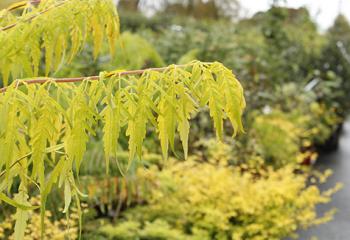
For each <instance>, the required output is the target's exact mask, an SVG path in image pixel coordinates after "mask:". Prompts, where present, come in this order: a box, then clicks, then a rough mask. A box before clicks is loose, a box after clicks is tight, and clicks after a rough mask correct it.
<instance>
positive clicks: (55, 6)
mask: <svg viewBox="0 0 350 240" xmlns="http://www.w3.org/2000/svg"><path fill="white" fill-rule="evenodd" d="M68 1H69V0H67V1H64V2H60V3H57V4H55V5H53V6H51V7H49V8H47V9H45V10H43V11H41V12H38V13H37V14H35V15H33V16H31V17H29V18H27V19H24V20H23V21H24V22H30V21H31V20H33V19H34V18H36V17H38V16H40V15H42V14H44V13H46V12H48V11H50V10H51V9H54V8H58V7H60V6H62V5H64V4H65V3H67V2H68ZM31 3H36V4H37V3H40V1H31ZM21 22H22V21H21ZM17 24H18V22H15V23H13V24H10V25H7V26H5V27H3V28H1V29H0V31H6V30H9V29H11V28H14V27H15V26H17Z"/></svg>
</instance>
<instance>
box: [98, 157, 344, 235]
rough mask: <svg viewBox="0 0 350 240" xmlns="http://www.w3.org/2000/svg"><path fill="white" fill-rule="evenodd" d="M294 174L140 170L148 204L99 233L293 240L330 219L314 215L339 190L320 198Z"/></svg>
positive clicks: (209, 168) (218, 168) (194, 165)
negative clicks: (149, 230) (150, 231)
mask: <svg viewBox="0 0 350 240" xmlns="http://www.w3.org/2000/svg"><path fill="white" fill-rule="evenodd" d="M294 171H295V168H294V167H293V166H285V167H283V168H280V169H279V170H273V169H272V168H268V169H266V170H261V171H259V172H254V173H252V172H249V171H247V170H245V171H242V169H241V168H239V167H230V166H225V165H223V164H219V165H216V164H211V163H203V162H202V163H201V162H198V160H197V161H192V160H188V161H186V162H181V163H179V162H177V163H174V164H172V165H170V166H169V167H167V168H165V169H163V170H162V171H159V170H158V169H157V168H152V169H149V170H144V169H139V174H138V175H139V177H141V178H142V179H145V182H148V183H149V184H150V185H151V186H153V187H152V188H151V190H150V192H145V193H144V194H145V195H144V196H146V198H145V199H146V202H147V204H146V205H145V206H139V207H136V208H134V209H131V210H129V211H127V212H126V213H125V214H124V217H125V219H126V222H125V223H122V224H121V225H117V226H116V227H112V226H109V227H105V228H102V232H104V233H105V234H107V235H109V236H110V238H111V239H123V235H122V233H123V232H125V230H126V227H127V226H129V227H130V225H132V229H131V230H130V231H129V233H128V234H129V235H132V236H133V238H130V239H168V238H167V237H164V235H162V234H164V232H167V234H169V236H170V235H171V234H170V232H169V231H168V230H167V229H171V231H181V232H182V235H178V236H179V237H178V238H174V239H208V240H209V239H233V240H241V239H247V240H248V239H249V240H280V239H283V238H285V237H288V236H291V237H296V235H295V231H296V230H297V229H298V228H300V227H302V228H307V227H310V226H313V225H317V224H321V223H323V222H326V221H329V220H330V219H331V218H332V215H333V213H334V211H333V210H331V211H329V212H327V213H326V214H325V215H324V216H321V217H319V216H317V213H316V205H317V204H322V203H327V202H329V201H330V196H331V195H332V194H333V193H334V192H335V191H336V190H337V189H338V186H337V187H336V188H334V189H331V190H329V191H326V192H323V193H322V192H320V191H319V190H318V188H317V186H316V185H308V177H309V174H308V173H305V174H300V173H299V174H296V173H295V172H294ZM158 221H160V222H162V224H163V227H162V226H161V224H156V225H157V229H158V230H157V231H155V232H156V233H158V235H157V234H155V235H153V236H147V237H143V236H142V234H141V233H142V231H144V230H145V229H147V228H148V226H149V224H155V223H157V222H158ZM168 226H170V228H169V227H168ZM113 229H114V230H113ZM129 229H130V228H129Z"/></svg>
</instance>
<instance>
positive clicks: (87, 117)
mask: <svg viewBox="0 0 350 240" xmlns="http://www.w3.org/2000/svg"><path fill="white" fill-rule="evenodd" d="M137 73H138V74H139V73H141V74H140V75H138V74H135V73H134V74H130V75H127V74H122V73H121V72H118V71H117V72H114V73H113V74H111V73H101V74H100V80H99V81H96V79H95V80H91V79H89V78H87V79H85V80H84V81H82V82H81V83H78V84H76V83H57V82H55V81H54V80H47V81H46V82H45V83H43V84H42V85H39V84H26V82H25V80H23V81H19V82H17V83H13V84H12V85H10V86H9V87H8V88H7V90H6V91H5V92H4V93H2V94H1V95H0V112H1V115H0V123H3V124H0V133H1V134H0V151H1V156H2V158H0V173H1V175H0V183H1V184H0V199H1V200H4V201H5V202H7V203H9V204H10V205H13V206H15V207H16V208H19V209H21V210H26V208H24V209H23V208H22V206H23V203H24V202H23V201H24V200H26V199H24V198H21V199H18V200H17V201H16V200H12V199H10V198H9V197H7V196H6V195H5V194H4V193H3V192H4V191H5V190H6V189H11V188H12V187H13V186H12V184H13V180H14V179H15V178H16V177H17V176H20V181H21V185H22V184H24V186H28V185H30V184H33V183H35V185H36V186H37V187H39V188H40V194H41V199H42V201H41V204H42V206H41V215H42V216H43V214H44V212H45V203H46V199H47V197H48V195H49V194H50V191H51V189H52V188H53V187H60V188H63V191H64V198H65V207H64V211H65V212H68V210H69V206H70V204H71V201H72V197H73V199H74V198H76V197H77V194H79V195H82V194H80V192H79V190H78V188H77V186H76V183H75V179H74V177H73V176H74V173H75V174H77V175H78V174H79V168H80V166H81V164H83V159H84V153H85V152H86V146H87V143H88V142H89V140H90V138H91V137H92V136H93V135H95V132H96V130H98V129H102V132H103V136H102V138H103V142H104V149H103V150H104V153H105V159H106V166H109V164H110V158H115V157H116V153H117V151H118V138H119V135H120V134H121V133H122V131H121V129H122V128H125V129H126V135H127V136H128V137H129V144H128V145H129V146H128V147H129V161H130V163H131V161H133V160H134V158H135V157H136V156H138V158H141V157H142V146H143V141H144V139H145V137H146V133H147V131H148V129H154V131H156V132H158V136H159V140H160V144H161V148H162V152H163V156H164V158H165V159H166V158H167V157H168V148H169V146H170V148H171V149H172V150H173V151H175V148H176V146H175V141H174V139H175V135H176V132H178V133H179V136H180V140H181V142H182V145H183V149H184V155H185V157H187V151H188V143H187V141H188V135H189V132H190V122H189V121H190V119H191V118H192V117H193V116H194V113H196V112H197V111H199V107H203V106H207V107H208V108H209V112H210V115H211V117H212V118H213V121H214V127H215V128H216V132H217V135H218V138H220V137H221V136H222V135H223V133H224V128H223V121H224V119H226V118H227V119H228V120H229V121H230V122H231V124H232V126H233V129H234V135H235V134H236V133H237V132H242V131H243V127H242V122H241V116H242V113H243V110H244V107H245V100H244V96H243V89H242V87H241V85H240V83H239V82H238V80H237V79H236V78H235V76H234V75H233V74H232V72H231V71H230V70H229V69H227V68H226V67H225V66H223V65H222V64H220V63H217V62H215V63H201V62H198V61H195V62H191V63H189V64H186V65H184V66H181V67H179V66H175V65H171V66H169V67H167V68H164V69H162V70H152V69H149V70H144V71H139V72H137ZM220 89H222V90H221V91H220ZM151 126H152V128H148V127H151ZM1 146H6V147H1ZM24 189H25V188H24ZM19 192H20V191H19ZM18 216H19V218H18V219H20V220H18V221H19V223H18V229H20V230H18V231H22V226H24V225H23V223H24V219H25V212H19V215H18ZM42 219H43V218H42ZM42 226H43V225H42Z"/></svg>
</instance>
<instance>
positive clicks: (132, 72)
mask: <svg viewBox="0 0 350 240" xmlns="http://www.w3.org/2000/svg"><path fill="white" fill-rule="evenodd" d="M204 64H205V63H204ZM171 66H175V67H180V68H184V67H189V66H191V64H185V65H171ZM171 66H170V67H171ZM170 67H169V66H168V67H160V68H147V69H141V70H130V71H124V72H115V73H113V71H112V72H111V73H110V75H109V77H112V76H125V75H141V74H143V73H144V72H146V71H156V72H163V71H166V70H167V69H169V68H170ZM99 79H100V77H99V76H89V77H74V78H33V79H28V80H23V79H22V80H21V79H19V80H16V81H15V82H16V84H14V85H13V86H14V87H19V86H21V85H24V84H44V83H46V82H49V81H53V82H56V83H74V82H82V81H84V80H92V81H96V80H99ZM8 88H9V87H3V88H0V93H4V92H6V90H7V89H8Z"/></svg>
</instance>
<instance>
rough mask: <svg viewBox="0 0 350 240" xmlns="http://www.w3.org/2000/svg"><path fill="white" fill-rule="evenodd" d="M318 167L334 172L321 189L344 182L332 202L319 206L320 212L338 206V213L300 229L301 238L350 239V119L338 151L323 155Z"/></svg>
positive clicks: (323, 239)
mask: <svg viewBox="0 0 350 240" xmlns="http://www.w3.org/2000/svg"><path fill="white" fill-rule="evenodd" d="M316 168H317V169H321V170H322V169H328V168H330V169H332V170H333V171H334V174H333V176H332V177H330V179H329V181H328V182H327V184H325V185H323V186H321V189H327V188H329V187H330V186H334V184H335V183H337V182H342V183H343V184H344V187H343V189H342V190H341V191H340V192H338V193H337V194H336V195H335V196H334V198H333V201H332V202H331V203H330V204H327V205H324V206H321V207H319V209H318V211H319V212H320V213H322V212H324V211H326V210H329V209H330V208H333V207H336V208H337V209H338V212H337V214H336V215H335V217H334V220H333V221H332V222H329V223H327V224H324V225H320V226H317V227H314V228H311V229H309V230H307V231H300V238H299V239H301V240H309V239H311V238H312V237H313V236H315V237H317V239H318V240H350V121H348V122H347V123H346V124H345V125H344V130H343V133H342V137H341V139H340V146H339V149H338V151H336V152H333V153H330V154H326V155H323V156H322V157H321V158H320V159H319V161H318V162H317V164H316Z"/></svg>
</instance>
